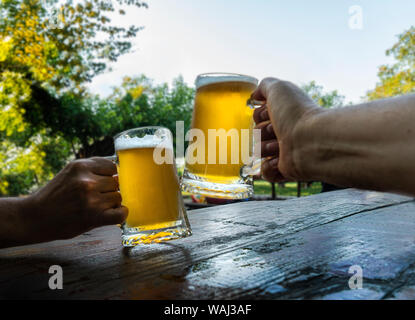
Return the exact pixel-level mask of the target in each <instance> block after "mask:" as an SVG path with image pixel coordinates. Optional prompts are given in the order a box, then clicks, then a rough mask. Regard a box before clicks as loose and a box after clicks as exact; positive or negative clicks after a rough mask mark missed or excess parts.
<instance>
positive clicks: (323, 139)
mask: <svg viewBox="0 0 415 320" xmlns="http://www.w3.org/2000/svg"><path fill="white" fill-rule="evenodd" d="M253 98H255V99H257V100H263V101H265V102H266V106H263V107H261V108H259V109H257V110H256V111H255V114H254V118H255V121H256V123H257V128H260V129H262V132H263V141H262V150H263V152H262V155H263V156H267V157H271V159H270V160H268V161H265V163H264V164H263V167H262V172H263V176H264V177H265V178H266V179H267V180H269V181H287V180H290V181H311V180H315V181H325V182H328V183H332V184H335V185H339V186H345V187H355V188H362V189H371V190H379V191H390V192H398V193H403V194H407V195H412V196H415V95H414V94H411V95H406V96H400V97H394V98H388V99H383V100H377V101H372V102H367V103H363V104H359V105H355V106H348V107H344V108H336V109H323V108H320V107H318V106H317V105H316V104H315V103H314V102H313V101H312V100H311V99H310V98H309V97H308V96H307V95H306V94H305V93H304V92H303V91H302V90H301V89H299V88H298V87H297V86H295V85H294V84H292V83H290V82H287V81H280V80H278V79H274V78H267V79H264V80H263V81H262V82H261V84H260V86H259V87H258V89H257V90H256V91H255V92H254V94H253ZM269 126H271V127H272V130H270V128H269ZM269 145H271V146H272V147H271V148H270V147H269Z"/></svg>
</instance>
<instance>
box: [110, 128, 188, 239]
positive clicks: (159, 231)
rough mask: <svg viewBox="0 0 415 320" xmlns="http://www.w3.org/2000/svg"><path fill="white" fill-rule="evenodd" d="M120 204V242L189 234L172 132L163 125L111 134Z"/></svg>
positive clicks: (180, 236) (170, 237)
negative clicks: (123, 213)
mask: <svg viewBox="0 0 415 320" xmlns="http://www.w3.org/2000/svg"><path fill="white" fill-rule="evenodd" d="M114 145H115V153H116V154H115V155H114V156H111V157H107V158H110V159H112V160H113V161H115V163H116V164H117V171H118V181H119V188H120V192H121V196H122V205H124V206H126V207H127V208H128V217H127V220H126V221H125V222H124V223H123V224H122V226H121V229H122V244H123V246H124V247H132V246H135V245H138V244H148V243H153V242H162V241H167V240H172V239H176V238H182V237H186V236H189V235H191V229H190V224H189V221H188V219H187V215H186V210H185V207H184V204H183V200H182V196H181V191H180V184H179V178H178V176H177V171H176V165H175V162H174V155H173V139H172V134H171V132H170V131H169V130H168V129H166V128H162V127H143V128H136V129H131V130H127V131H124V132H121V133H119V134H118V135H116V136H115V137H114Z"/></svg>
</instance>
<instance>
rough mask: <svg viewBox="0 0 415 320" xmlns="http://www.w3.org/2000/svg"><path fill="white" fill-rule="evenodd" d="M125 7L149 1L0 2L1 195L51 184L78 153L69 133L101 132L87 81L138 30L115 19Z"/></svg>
mask: <svg viewBox="0 0 415 320" xmlns="http://www.w3.org/2000/svg"><path fill="white" fill-rule="evenodd" d="M126 6H136V7H142V6H144V7H145V6H146V4H145V3H144V2H142V1H138V0H117V1H108V0H84V1H72V0H66V1H65V0H64V1H60V0H0V141H1V145H0V157H1V159H0V161H1V163H0V194H1V193H3V194H5V193H9V194H20V193H23V192H27V191H28V190H29V189H30V187H31V186H33V185H36V184H37V185H39V184H41V183H42V182H44V181H46V180H47V179H49V178H50V176H51V175H52V173H53V172H56V170H57V168H58V167H60V166H61V164H62V163H63V159H66V158H67V157H68V155H69V154H70V153H71V151H73V149H74V143H75V144H76V141H72V140H71V139H70V138H68V137H71V136H74V135H77V136H78V137H80V138H79V139H81V140H82V141H81V144H82V143H84V144H87V143H88V142H89V141H86V140H87V139H88V138H84V137H85V136H87V137H88V135H89V136H90V135H94V134H96V132H94V130H96V126H94V125H93V121H92V123H91V122H90V121H89V120H88V119H91V118H90V117H89V116H91V115H92V111H91V110H88V109H87V108H86V107H85V105H86V104H85V102H84V101H83V100H84V99H86V100H87V99H89V94H88V93H87V91H86V89H85V84H86V82H88V81H90V80H91V79H92V78H93V77H94V76H95V75H97V74H99V73H102V72H104V71H105V70H106V69H107V64H108V62H113V61H116V60H117V58H118V57H119V56H120V55H122V54H124V53H126V52H128V51H129V50H130V48H131V41H130V40H131V38H133V37H134V36H136V34H137V32H138V31H139V30H140V29H141V27H137V26H130V27H128V28H124V27H121V26H117V25H114V24H113V23H112V22H111V19H110V15H113V14H114V13H118V14H120V15H123V14H125V10H124V9H123V8H125V7H126ZM80 101H82V103H79V102H80ZM74 122H76V123H77V126H73V127H72V125H73V124H74ZM80 133H84V135H82V134H80ZM58 155H59V157H58ZM18 186H20V187H21V188H19V187H18Z"/></svg>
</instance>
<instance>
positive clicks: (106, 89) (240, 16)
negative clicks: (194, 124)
mask: <svg viewBox="0 0 415 320" xmlns="http://www.w3.org/2000/svg"><path fill="white" fill-rule="evenodd" d="M147 3H148V5H149V8H148V9H144V8H142V9H135V8H134V9H131V10H130V11H129V12H128V14H127V15H126V16H124V17H123V18H122V22H123V23H126V24H136V25H142V26H144V27H145V28H144V29H143V30H142V31H140V32H139V33H138V35H137V37H136V39H135V40H134V52H132V53H130V54H128V55H125V56H123V57H121V58H120V59H119V60H118V61H117V62H116V63H115V64H113V65H112V68H113V71H112V72H108V73H106V74H103V75H100V76H99V77H97V78H96V79H95V80H94V81H93V83H92V84H91V89H92V91H93V92H95V93H100V94H102V95H103V96H106V95H108V94H109V93H110V90H111V87H113V86H116V85H119V84H120V83H121V79H122V78H123V77H124V76H126V75H129V76H134V75H138V74H141V73H144V74H145V75H147V76H148V77H149V78H152V79H154V81H155V82H156V83H161V82H168V83H171V81H172V79H173V78H175V77H177V76H178V75H180V74H181V75H182V76H183V77H184V80H185V81H186V82H187V83H188V84H189V85H193V84H194V79H195V78H196V76H197V75H198V74H200V73H205V72H236V73H243V74H248V75H252V76H255V77H257V78H258V79H261V78H264V77H266V76H275V77H279V78H281V79H285V80H290V81H292V82H294V83H296V84H304V83H306V82H309V81H311V80H316V81H317V83H318V84H320V85H323V86H324V88H325V89H326V90H334V89H337V90H339V92H340V93H341V94H343V95H345V96H346V99H347V101H353V102H358V101H359V100H360V97H362V96H363V95H364V94H365V92H366V91H367V90H369V89H372V88H374V86H375V84H376V81H377V70H378V66H379V65H381V64H384V63H387V62H390V61H391V58H388V57H386V55H385V51H386V49H388V48H390V47H391V46H392V45H393V44H394V43H395V42H396V40H397V37H396V36H397V35H398V34H400V33H402V32H403V31H404V30H407V29H408V28H409V27H410V26H411V25H415V19H414V18H415V1H414V0H354V1H351V0H335V1H333V0H313V1H310V0H289V1H287V0H174V1H173V0H147ZM354 5H359V6H360V7H361V9H362V29H351V28H350V27H349V20H350V19H351V17H352V15H353V14H350V13H349V8H350V7H351V6H354ZM117 20H118V19H117Z"/></svg>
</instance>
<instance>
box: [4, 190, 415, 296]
mask: <svg viewBox="0 0 415 320" xmlns="http://www.w3.org/2000/svg"><path fill="white" fill-rule="evenodd" d="M189 219H190V223H191V225H192V228H193V236H191V237H189V238H185V239H180V240H176V241H172V242H167V243H164V244H157V245H150V246H144V247H140V248H135V249H133V250H123V249H122V247H121V245H120V230H119V229H118V228H117V227H115V226H110V227H103V228H99V229H95V230H93V231H91V232H89V233H86V234H83V235H81V236H79V237H77V238H74V239H72V240H65V241H54V242H50V243H44V244H38V245H30V246H24V247H15V248H9V249H3V250H0V297H1V298H49V299H62V298H64V299H298V298H300V299H304V298H305V299H388V298H392V299H394V298H398V299H414V298H415V202H414V201H413V199H412V198H408V197H403V196H398V195H392V194H386V193H377V192H364V191H358V190H353V189H348V190H341V191H335V192H330V193H326V194H319V195H315V196H309V197H304V198H299V199H292V200H286V201H258V202H256V201H250V202H245V203H235V204H230V205H224V206H219V207H213V208H205V209H200V210H194V211H191V212H189ZM51 265H60V266H61V267H62V270H63V289H62V290H50V289H49V287H48V281H49V278H50V276H51V274H49V273H48V270H49V267H50V266H51ZM352 265H358V266H360V267H361V269H362V271H363V283H362V285H363V287H362V289H357V290H350V288H349V284H348V283H349V279H350V277H351V276H352V274H349V268H350V266H352Z"/></svg>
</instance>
